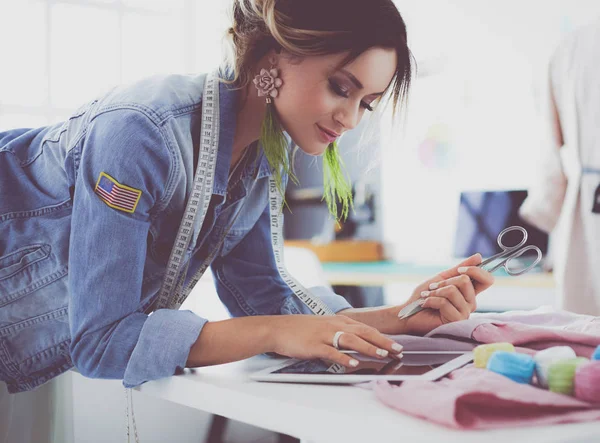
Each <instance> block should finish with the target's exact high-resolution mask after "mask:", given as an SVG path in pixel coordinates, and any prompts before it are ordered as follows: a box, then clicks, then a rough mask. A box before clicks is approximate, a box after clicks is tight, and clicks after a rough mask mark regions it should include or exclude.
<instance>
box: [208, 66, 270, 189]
mask: <svg viewBox="0 0 600 443" xmlns="http://www.w3.org/2000/svg"><path fill="white" fill-rule="evenodd" d="M225 78H227V79H228V80H231V78H230V76H225ZM238 96H239V90H237V89H235V88H234V87H233V86H232V85H230V84H227V83H224V82H219V118H220V121H219V153H218V155H217V165H216V167H215V184H214V187H213V193H214V194H218V195H221V196H223V197H224V196H225V194H226V193H227V185H228V183H227V181H228V177H229V166H230V164H231V155H232V151H233V137H234V135H235V128H236V124H237V109H236V105H237V100H238ZM258 150H259V151H258V152H257V153H256V156H255V157H254V158H255V161H251V162H248V164H247V166H246V167H245V168H244V171H243V172H242V178H247V177H254V176H255V175H256V177H257V179H260V178H263V177H267V176H270V175H271V174H272V172H271V168H270V167H269V162H268V161H267V158H266V157H265V155H264V154H263V150H262V146H261V145H260V143H259V144H258ZM257 168H258V173H257V171H256V169H257Z"/></svg>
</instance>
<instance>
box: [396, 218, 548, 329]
mask: <svg viewBox="0 0 600 443" xmlns="http://www.w3.org/2000/svg"><path fill="white" fill-rule="evenodd" d="M512 231H519V232H521V233H522V234H523V238H522V239H521V241H520V242H519V243H518V244H516V245H515V246H506V245H505V244H504V242H503V241H502V239H503V237H504V236H505V235H506V234H507V233H509V232H512ZM527 238H528V234H527V231H526V230H525V228H523V227H522V226H510V227H508V228H506V229H504V230H502V232H500V234H498V246H500V248H501V249H502V252H499V253H498V254H495V255H493V256H492V257H490V258H488V259H486V260H484V261H482V262H481V263H480V264H478V265H477V267H478V268H482V269H485V270H486V271H488V272H490V273H492V272H495V271H497V270H498V269H500V268H501V267H503V268H504V270H505V271H506V273H507V274H508V275H510V276H513V277H516V276H519V275H522V274H525V273H526V272H528V271H530V270H531V269H533V268H534V267H535V266H536V265H537V264H538V263H539V262H540V261H541V260H542V251H541V250H540V248H538V247H537V246H534V245H529V246H525V247H522V246H523V245H524V244H525V243H526V242H527ZM527 251H536V253H537V257H536V259H535V260H534V262H533V263H531V264H530V265H529V266H527V267H525V268H523V269H520V270H514V269H511V268H510V266H509V265H508V264H509V262H510V261H511V260H514V259H516V258H518V257H520V256H522V255H523V254H524V253H526V252H527ZM501 258H504V260H501V261H500V262H499V263H498V264H496V265H494V266H492V267H491V268H489V269H486V268H484V266H486V265H488V264H490V263H492V262H494V261H496V260H498V259H501ZM471 281H472V282H473V283H474V280H473V279H472V278H471ZM423 303H425V299H419V300H415V301H413V302H411V303H409V304H408V305H406V306H405V307H404V308H402V310H401V311H400V312H399V313H398V317H399V318H400V319H404V318H408V317H411V316H413V315H415V314H417V313H419V312H421V311H422V310H423V309H425V308H424V307H423Z"/></svg>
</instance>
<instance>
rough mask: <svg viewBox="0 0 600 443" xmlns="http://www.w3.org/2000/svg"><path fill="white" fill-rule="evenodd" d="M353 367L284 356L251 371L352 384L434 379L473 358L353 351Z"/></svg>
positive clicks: (288, 379)
mask: <svg viewBox="0 0 600 443" xmlns="http://www.w3.org/2000/svg"><path fill="white" fill-rule="evenodd" d="M344 352H345V353H348V354H352V357H353V358H355V359H356V360H358V361H359V364H358V366H357V367H356V368H343V367H342V370H341V372H336V371H335V368H334V367H332V366H333V365H332V363H331V362H327V361H324V360H318V359H317V360H297V359H290V360H286V361H284V362H282V363H279V364H277V365H274V366H271V367H269V368H266V369H263V370H261V371H258V372H255V373H253V374H251V375H250V378H251V379H252V380H257V381H266V382H284V383H335V384H351V383H362V382H367V381H373V380H387V381H389V382H402V381H406V380H428V381H433V380H437V379H439V378H441V377H443V376H444V375H446V374H448V373H449V372H451V371H453V370H454V369H458V368H460V367H461V366H464V365H466V364H467V363H469V362H471V361H472V360H473V353H472V352H455V351H404V352H403V355H404V356H403V357H402V358H401V359H400V360H398V359H395V358H389V357H388V358H385V359H378V358H373V357H369V356H365V355H362V354H359V353H356V352H355V351H344Z"/></svg>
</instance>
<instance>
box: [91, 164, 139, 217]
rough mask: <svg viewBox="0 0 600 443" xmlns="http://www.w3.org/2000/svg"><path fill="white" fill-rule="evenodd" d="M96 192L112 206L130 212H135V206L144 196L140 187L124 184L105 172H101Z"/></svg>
mask: <svg viewBox="0 0 600 443" xmlns="http://www.w3.org/2000/svg"><path fill="white" fill-rule="evenodd" d="M94 192H95V193H96V194H98V196H99V197H100V199H101V200H102V201H103V202H104V203H106V204H107V205H108V206H110V207H111V208H115V209H118V210H120V211H125V212H129V213H130V214H132V213H134V212H135V208H136V206H137V204H138V202H139V201H140V197H141V196H142V191H140V190H139V189H135V188H131V187H129V186H125V185H122V184H121V183H119V182H118V181H116V180H115V179H114V178H112V177H111V176H110V175H108V174H106V173H105V172H101V173H100V177H98V181H97V182H96V189H94Z"/></svg>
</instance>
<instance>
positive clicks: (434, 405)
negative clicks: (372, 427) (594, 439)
mask: <svg viewBox="0 0 600 443" xmlns="http://www.w3.org/2000/svg"><path fill="white" fill-rule="evenodd" d="M392 338H393V339H394V340H396V341H397V342H399V343H401V344H402V345H403V346H404V349H405V350H407V351H409V350H445V351H459V350H472V349H474V348H475V347H476V346H478V345H481V344H486V343H499V342H506V343H511V344H513V345H514V346H515V350H516V351H517V352H520V353H523V354H528V355H531V356H533V355H534V354H535V353H536V352H537V351H538V350H543V349H547V348H550V347H553V346H570V347H571V348H572V349H573V350H574V351H575V353H576V354H577V356H579V357H586V358H590V357H592V354H593V353H594V351H595V349H596V348H597V347H598V346H600V317H593V316H589V315H581V314H573V313H570V312H567V311H560V310H554V309H553V308H550V307H542V308H538V309H536V310H533V311H511V312H506V313H500V314H489V313H486V314H473V315H472V316H471V318H470V319H468V320H464V321H459V322H454V323H449V324H446V325H442V326H440V327H438V328H436V329H434V330H433V331H431V332H430V333H429V334H427V335H426V336H425V337H415V336H409V335H397V336H392ZM370 387H371V388H372V389H374V390H375V393H376V395H377V398H379V399H380V400H381V401H382V402H383V403H385V404H386V405H388V406H390V407H392V408H394V409H397V410H399V411H402V412H404V413H407V414H410V415H413V416H416V417H421V418H424V419H426V420H429V421H433V422H435V423H439V424H442V425H445V426H450V427H453V428H463V429H489V428H499V427H508V426H525V425H540V424H552V423H567V422H578V421H589V420H600V405H596V406H594V405H592V404H591V403H587V402H585V401H582V400H581V399H577V398H574V397H570V396H567V395H563V394H558V393H554V392H550V391H548V390H545V389H543V388H540V387H536V386H532V385H524V384H520V383H515V382H514V381H512V380H510V379H509V378H507V377H505V376H503V375H500V374H496V373H494V372H492V371H489V370H487V369H478V368H475V367H473V365H469V366H467V367H464V368H462V369H458V370H456V371H454V372H452V373H451V374H450V375H449V376H448V377H446V378H444V379H442V380H439V381H437V382H425V381H409V382H403V383H402V385H400V386H392V385H390V384H388V383H386V382H381V383H374V384H371V385H370ZM599 426H600V425H599Z"/></svg>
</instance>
